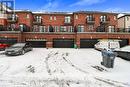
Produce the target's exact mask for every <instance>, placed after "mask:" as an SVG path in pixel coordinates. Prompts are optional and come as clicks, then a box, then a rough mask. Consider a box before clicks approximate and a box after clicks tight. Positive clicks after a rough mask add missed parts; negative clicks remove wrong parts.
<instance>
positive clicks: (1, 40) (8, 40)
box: [0, 38, 17, 45]
mask: <svg viewBox="0 0 130 87" xmlns="http://www.w3.org/2000/svg"><path fill="white" fill-rule="evenodd" d="M0 43H6V44H10V45H12V44H15V43H17V39H16V38H0Z"/></svg>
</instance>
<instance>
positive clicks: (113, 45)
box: [94, 41, 120, 50]
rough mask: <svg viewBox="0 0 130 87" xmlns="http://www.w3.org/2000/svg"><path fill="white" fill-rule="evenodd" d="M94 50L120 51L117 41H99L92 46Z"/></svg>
mask: <svg viewBox="0 0 130 87" xmlns="http://www.w3.org/2000/svg"><path fill="white" fill-rule="evenodd" d="M94 47H95V49H97V50H103V49H112V50H115V49H120V44H119V41H99V42H98V43H96V44H95V45H94Z"/></svg>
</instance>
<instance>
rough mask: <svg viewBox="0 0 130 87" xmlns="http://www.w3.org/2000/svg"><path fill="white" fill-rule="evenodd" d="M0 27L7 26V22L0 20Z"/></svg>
mask: <svg viewBox="0 0 130 87" xmlns="http://www.w3.org/2000/svg"><path fill="white" fill-rule="evenodd" d="M0 25H4V26H6V25H7V20H6V19H2V18H0Z"/></svg>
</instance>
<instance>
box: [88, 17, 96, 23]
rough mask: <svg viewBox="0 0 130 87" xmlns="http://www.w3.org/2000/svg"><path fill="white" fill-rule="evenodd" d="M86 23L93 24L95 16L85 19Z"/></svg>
mask: <svg viewBox="0 0 130 87" xmlns="http://www.w3.org/2000/svg"><path fill="white" fill-rule="evenodd" d="M86 23H87V24H94V23H95V18H92V19H86Z"/></svg>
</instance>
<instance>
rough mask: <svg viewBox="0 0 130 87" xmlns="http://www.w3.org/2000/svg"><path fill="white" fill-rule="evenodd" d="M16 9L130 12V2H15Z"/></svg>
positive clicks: (95, 0)
mask: <svg viewBox="0 0 130 87" xmlns="http://www.w3.org/2000/svg"><path fill="white" fill-rule="evenodd" d="M15 2H16V3H15V4H16V5H15V7H16V9H25V10H27V9H28V10H31V11H79V10H84V11H87V10H92V11H110V12H111V11H113V12H130V0H15Z"/></svg>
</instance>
